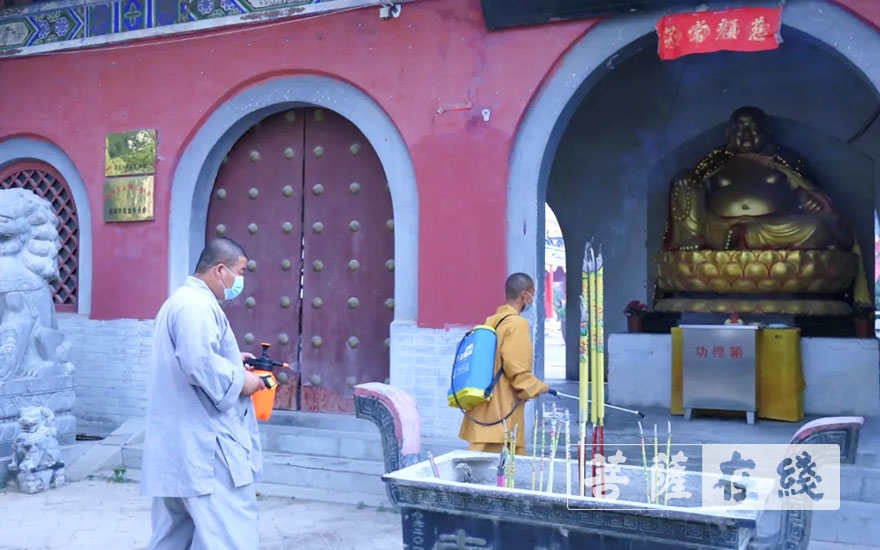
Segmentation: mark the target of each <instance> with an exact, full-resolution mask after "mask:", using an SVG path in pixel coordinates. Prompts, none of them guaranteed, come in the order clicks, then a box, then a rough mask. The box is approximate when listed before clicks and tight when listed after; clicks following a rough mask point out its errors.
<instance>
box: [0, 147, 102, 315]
mask: <svg viewBox="0 0 880 550" xmlns="http://www.w3.org/2000/svg"><path fill="white" fill-rule="evenodd" d="M26 160H37V161H41V162H44V163H46V164H48V165H49V166H51V167H52V168H54V169H55V170H57V171H58V174H59V175H60V176H61V177H62V178H63V179H64V181H65V182H66V183H67V187H68V188H69V189H70V193H71V194H72V195H73V202H74V204H75V205H76V218H77V223H78V226H79V236H78V249H79V250H78V260H77V261H78V265H77V302H76V312H77V314H79V315H89V313H91V308H92V214H91V211H92V210H91V206H90V205H89V195H88V192H87V191H86V186H85V183H83V180H82V177H81V176H80V175H79V171H78V170H77V169H76V166H75V165H74V164H73V161H72V160H71V159H70V157H69V156H67V153H65V152H64V151H63V150H61V148H60V147H58V146H57V145H55V144H54V143H50V142H48V141H43V140H38V139H33V138H26V137H16V138H11V139H7V140H5V141H3V142H2V143H0V167H3V166H6V165H9V164H11V163H13V162H17V161H26Z"/></svg>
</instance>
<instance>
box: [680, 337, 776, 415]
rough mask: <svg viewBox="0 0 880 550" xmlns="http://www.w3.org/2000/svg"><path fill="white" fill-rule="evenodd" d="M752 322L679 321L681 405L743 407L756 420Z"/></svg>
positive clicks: (688, 409)
mask: <svg viewBox="0 0 880 550" xmlns="http://www.w3.org/2000/svg"><path fill="white" fill-rule="evenodd" d="M758 330H759V327H757V326H751V325H682V326H681V331H682V405H683V407H684V416H685V418H686V419H688V420H690V417H691V412H692V410H693V409H712V410H721V411H743V412H745V413H746V419H747V420H748V423H749V424H754V423H755V410H756V409H757V398H756V388H755V386H756V383H757V382H756V379H757V374H756V371H757V369H756V356H757V354H756V353H755V348H756V340H757V334H758Z"/></svg>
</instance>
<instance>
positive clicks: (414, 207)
mask: <svg viewBox="0 0 880 550" xmlns="http://www.w3.org/2000/svg"><path fill="white" fill-rule="evenodd" d="M302 106H317V107H323V108H326V109H328V110H332V111H335V112H336V113H338V114H340V115H342V116H343V117H345V118H347V119H348V120H350V121H351V122H352V123H354V124H355V126H357V127H358V128H359V129H360V130H361V132H363V134H364V135H365V136H366V138H367V139H368V140H369V141H370V143H371V144H372V145H373V147H374V149H375V150H376V153H377V154H378V156H379V159H380V161H381V163H382V166H383V168H384V170H385V174H386V176H387V178H388V185H389V188H390V190H391V200H392V204H393V208H394V220H395V222H394V223H395V232H394V256H395V271H394V300H395V308H394V318H395V322H399V321H409V322H415V321H416V319H417V314H418V300H417V298H418V297H417V292H418V252H419V251H418V243H419V223H418V221H419V201H418V190H417V188H416V180H415V171H414V169H413V165H412V160H411V158H410V155H409V151H408V149H407V147H406V143H405V142H404V141H403V137H402V136H401V135H400V132H399V131H398V130H397V127H396V126H395V125H394V123H393V122H392V121H391V119H390V118H389V117H388V115H387V114H385V112H384V111H383V110H382V108H381V107H380V106H379V105H378V104H377V103H376V102H375V101H374V100H373V99H372V98H371V97H370V96H368V95H367V94H366V93H364V92H363V91H361V90H359V89H358V88H355V87H354V86H352V85H350V84H347V83H345V82H342V81H339V80H336V79H334V78H331V77H327V76H318V75H302V76H288V77H281V78H274V79H272V80H268V81H266V82H263V83H261V84H258V85H255V86H252V87H249V88H247V89H245V90H243V91H241V92H240V93H238V94H236V95H235V96H233V97H231V98H230V99H228V100H227V101H225V102H224V103H223V104H222V105H220V106H219V107H218V108H217V109H216V110H215V111H214V112H213V113H212V114H211V116H209V117H208V119H207V120H206V121H205V123H204V124H203V125H202V126H201V127H200V128H199V129H198V131H197V132H196V134H195V136H194V137H193V139H192V141H191V142H190V143H189V144H188V145H187V147H186V149H185V150H184V152H183V154H182V155H181V158H180V162H179V163H178V165H177V169H176V170H175V172H174V176H173V179H172V187H171V213H170V222H169V223H170V227H169V242H171V243H173V246H172V247H170V249H169V258H168V282H169V292H171V291H173V289H175V288H177V287H178V286H180V285H181V284H182V283H183V281H184V280H185V279H186V277H187V275H188V274H190V273H191V272H192V270H193V268H194V267H195V264H196V261H197V259H198V254H199V252H200V250H201V247H202V246H203V243H204V239H205V224H206V219H207V212H208V202H209V198H210V194H211V189H212V188H213V185H214V179H215V177H216V175H217V172H218V170H219V167H220V163H221V162H222V160H223V156H224V155H225V154H226V152H227V151H229V149H230V148H231V147H232V145H233V144H234V143H235V142H236V141H237V140H238V138H240V137H241V136H242V135H243V134H244V133H245V131H247V130H248V129H249V128H251V127H252V126H253V125H254V124H255V123H257V122H258V121H260V120H262V119H263V118H265V117H266V116H268V115H271V114H274V113H277V112H281V111H284V110H287V109H290V108H293V107H302ZM392 334H393V333H392ZM392 337H393V336H392Z"/></svg>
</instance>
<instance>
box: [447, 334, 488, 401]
mask: <svg viewBox="0 0 880 550" xmlns="http://www.w3.org/2000/svg"><path fill="white" fill-rule="evenodd" d="M497 342H498V337H497V335H496V334H495V329H493V328H492V327H490V326H486V325H477V326H475V327H474V328H473V329H472V330H471V332H469V333H468V334H467V335H465V336H464V338H462V340H461V342H460V343H459V345H458V350H457V352H456V354H455V364H454V365H453V367H452V382H451V384H450V386H449V392H448V393H447V395H446V398H447V401H448V402H449V406H450V407H456V408H457V407H458V406H459V405H461V408H462V409H464V410H466V411H469V410H471V409H472V408H474V407H475V406H477V405H479V404H480V403H483V402H484V401H488V400H489V397H491V390H494V388H491V390H490V393H489V395H487V394H486V390H487V389H489V386H491V385H492V377H493V375H494V374H495V349H496V346H497ZM453 391H454V392H455V394H454V395H453ZM456 397H458V403H456V400H455V398H456Z"/></svg>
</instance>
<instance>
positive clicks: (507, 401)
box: [458, 304, 549, 455]
mask: <svg viewBox="0 0 880 550" xmlns="http://www.w3.org/2000/svg"><path fill="white" fill-rule="evenodd" d="M505 315H510V317H508V318H507V319H504V322H503V323H501V324H500V325H499V326H498V329H497V330H496V334H497V335H498V346H497V347H496V349H495V371H494V372H495V373H496V374H497V373H498V369H500V368H501V361H502V359H503V360H504V375H503V376H501V377H500V378H499V379H498V384H496V385H495V392H494V394H493V395H492V399H490V400H489V401H487V402H485V403H480V404H479V405H477V406H476V407H474V408H473V409H471V410H469V411H468V413H467V414H468V416H470V417H472V418H474V419H476V420H479V421H480V422H497V421H499V420H501V419H502V418H504V417H505V416H507V414H508V413H509V412H510V410H511V409H512V408H513V407H514V405H516V403H517V399H520V400H528V399H534V398H535V397H537V396H539V395H541V394H542V393H544V392H546V391H547V390H548V389H549V386H548V385H547V384H546V383H544V382H542V381H541V380H539V379H538V378H537V377H536V376H535V375H534V374H533V373H532V361H533V353H532V338H531V330H530V329H529V322H528V321H526V320H525V319H524V318H523V317H522V316H520V315H519V312H518V311H517V310H516V309H514V308H513V307H511V306H509V305H506V304H505V305H503V306H501V307H499V308H498V310H497V311H496V312H495V315H492V316H491V317H489V318H487V319H486V323H485V324H486V325H488V326H490V327H494V326H495V325H496V324H498V321H500V320H501V319H502V318H503V317H504V316H505ZM514 426H516V454H518V455H524V454H525V450H526V430H525V427H526V422H525V403H521V404H520V405H519V407H517V409H516V412H514V413H513V414H512V415H510V418H508V419H507V429H508V430H509V431H510V434H508V438H510V437H512V435H513V428H514ZM458 437H460V438H461V439H464V440H465V441H467V442H468V443H470V446H469V447H468V449H470V450H472V451H485V452H492V453H495V452H501V446H502V445H503V444H504V424H503V423H498V424H496V425H494V426H481V425H479V424H477V423H475V422H472V421H471V420H470V419H469V418H467V417H464V418H463V419H462V421H461V430H460V431H459V432H458Z"/></svg>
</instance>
